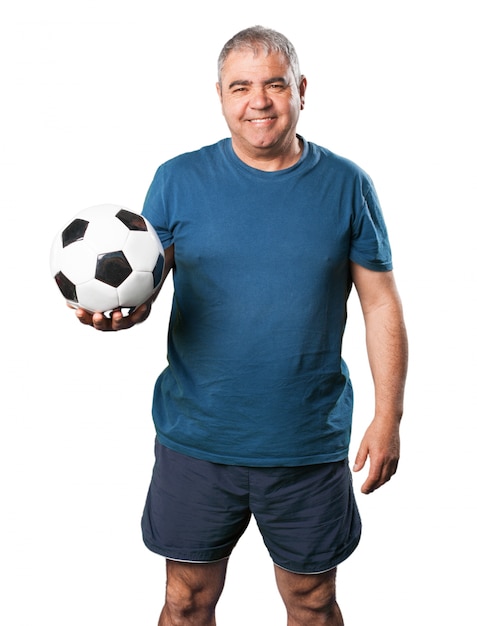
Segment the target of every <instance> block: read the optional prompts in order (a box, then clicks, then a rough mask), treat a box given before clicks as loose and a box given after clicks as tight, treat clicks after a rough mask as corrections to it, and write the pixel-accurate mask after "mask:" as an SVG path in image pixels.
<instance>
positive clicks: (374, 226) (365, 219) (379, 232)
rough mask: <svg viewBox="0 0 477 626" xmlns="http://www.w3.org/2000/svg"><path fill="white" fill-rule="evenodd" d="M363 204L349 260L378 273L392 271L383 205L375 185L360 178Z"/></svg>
mask: <svg viewBox="0 0 477 626" xmlns="http://www.w3.org/2000/svg"><path fill="white" fill-rule="evenodd" d="M361 185H362V192H361V194H359V196H360V198H361V201H360V203H359V205H360V206H359V207H357V209H356V210H355V214H354V218H353V233H352V241H351V250H350V259H351V261H353V262H354V263H357V264H358V265H362V266H363V267H365V268H367V269H369V270H374V271H377V272H386V271H390V270H392V269H393V265H392V254H391V246H390V243H389V237H388V232H387V228H386V224H385V222H384V217H383V214H382V210H381V206H380V203H379V200H378V196H377V194H376V190H375V188H374V185H373V183H372V182H371V180H370V179H369V178H367V177H366V176H365V177H364V178H362V179H361Z"/></svg>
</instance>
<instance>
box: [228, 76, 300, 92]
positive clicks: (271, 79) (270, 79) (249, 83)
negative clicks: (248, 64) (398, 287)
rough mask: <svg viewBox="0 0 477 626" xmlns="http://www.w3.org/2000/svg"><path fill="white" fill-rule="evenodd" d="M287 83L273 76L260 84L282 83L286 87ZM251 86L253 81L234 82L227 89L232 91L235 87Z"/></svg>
mask: <svg viewBox="0 0 477 626" xmlns="http://www.w3.org/2000/svg"><path fill="white" fill-rule="evenodd" d="M287 82H288V81H287V80H286V79H285V78H284V77H283V76H273V77H272V78H267V80H264V81H263V83H262V84H263V85H271V84H272V83H282V84H284V85H286V84H287ZM252 84H253V81H251V80H234V81H232V82H231V83H230V85H229V89H232V87H237V86H242V87H249V86H250V85H252Z"/></svg>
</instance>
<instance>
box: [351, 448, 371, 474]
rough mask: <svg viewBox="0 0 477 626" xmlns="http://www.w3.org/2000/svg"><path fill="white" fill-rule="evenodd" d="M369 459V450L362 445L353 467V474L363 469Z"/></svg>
mask: <svg viewBox="0 0 477 626" xmlns="http://www.w3.org/2000/svg"><path fill="white" fill-rule="evenodd" d="M367 458H368V450H367V449H366V448H365V447H364V446H363V444H361V446H360V448H359V450H358V453H357V455H356V459H355V461H354V465H353V472H359V471H360V470H362V469H363V467H364V465H365V463H366V459H367Z"/></svg>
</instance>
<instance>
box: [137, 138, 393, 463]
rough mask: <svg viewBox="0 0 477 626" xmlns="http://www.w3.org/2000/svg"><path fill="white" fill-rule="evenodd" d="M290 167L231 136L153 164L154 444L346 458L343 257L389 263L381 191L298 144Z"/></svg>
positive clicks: (251, 454) (379, 265)
mask: <svg viewBox="0 0 477 626" xmlns="http://www.w3.org/2000/svg"><path fill="white" fill-rule="evenodd" d="M303 143H304V150H303V154H302V156H301V158H300V160H299V162H297V163H296V164H295V165H294V166H292V167H290V168H287V169H284V170H279V171H273V172H265V171H262V170H257V169H254V168H252V167H249V166H247V165H246V164H245V163H243V162H242V161H241V160H240V159H239V158H238V157H237V156H236V155H235V153H234V151H233V148H232V143H231V140H230V139H224V140H222V141H220V142H218V143H217V144H215V145H212V146H208V147H205V148H202V149H201V150H198V151H196V152H192V153H188V154H183V155H181V156H178V157H176V158H174V159H172V160H170V161H168V162H166V163H165V164H163V165H162V166H161V167H160V168H159V169H158V171H157V173H156V175H155V178H154V180H153V182H152V184H151V187H150V189H149V192H148V194H147V197H146V201H145V206H144V211H143V213H144V215H145V216H146V217H147V218H148V219H149V220H150V222H151V223H152V224H153V225H154V227H155V228H156V229H157V232H158V234H159V236H160V238H161V240H162V242H163V245H164V247H168V246H169V245H171V244H174V250H175V270H174V297H173V305H172V312H171V319H170V326H169V339H168V363H169V364H168V367H167V368H166V369H165V370H164V372H162V374H161V375H160V376H159V378H158V380H157V383H156V386H155V391H154V400H153V418H154V423H155V426H156V430H157V435H158V438H159V439H160V441H161V442H162V443H163V444H164V445H165V446H168V447H170V448H172V449H174V450H176V451H178V452H181V453H183V454H188V455H190V456H194V457H197V458H201V459H206V460H209V461H213V462H217V463H225V464H231V465H248V466H297V465H307V464H313V463H324V462H329V461H336V460H340V459H343V458H346V457H347V454H348V446H349V440H350V432H351V417H352V408H353V392H352V387H351V383H350V380H349V375H348V369H347V367H346V364H345V363H344V362H343V360H342V358H341V346H342V337H343V332H344V328H345V323H346V302H347V298H348V295H349V291H350V288H351V281H350V271H349V262H350V260H351V261H353V262H356V263H358V264H360V265H362V266H364V267H366V268H368V269H371V270H376V271H388V270H390V269H392V264H391V252H390V247H389V243H388V237H387V234H386V227H385V224H384V221H383V218H382V214H381V210H380V207H379V202H378V199H377V196H376V193H375V190H374V187H373V184H372V182H371V180H370V179H369V177H368V176H367V175H366V174H365V173H364V172H363V171H362V170H361V169H359V168H358V167H357V166H356V165H355V164H353V163H352V162H350V161H348V160H346V159H343V158H341V157H338V156H336V155H334V154H333V153H331V152H330V151H328V150H326V149H324V148H321V147H319V146H317V145H315V144H312V143H309V142H306V141H303Z"/></svg>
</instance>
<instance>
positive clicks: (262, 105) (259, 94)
mask: <svg viewBox="0 0 477 626" xmlns="http://www.w3.org/2000/svg"><path fill="white" fill-rule="evenodd" d="M249 104H250V107H251V108H252V109H267V108H268V107H269V106H271V104H272V100H271V98H270V97H269V95H268V94H267V92H266V90H265V89H264V88H263V87H259V88H257V89H254V90H253V91H252V94H251V96H250V102H249Z"/></svg>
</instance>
